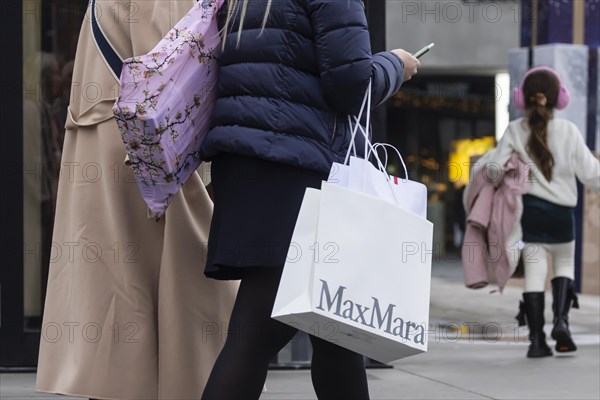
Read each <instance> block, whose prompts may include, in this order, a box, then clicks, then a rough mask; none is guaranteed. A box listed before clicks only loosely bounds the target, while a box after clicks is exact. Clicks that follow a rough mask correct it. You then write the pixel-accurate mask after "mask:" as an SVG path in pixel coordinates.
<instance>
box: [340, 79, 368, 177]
mask: <svg viewBox="0 0 600 400" xmlns="http://www.w3.org/2000/svg"><path fill="white" fill-rule="evenodd" d="M365 105H366V106H367V131H366V132H365V131H364V130H362V129H361V131H362V132H363V134H364V136H365V153H364V154H367V152H366V150H367V147H368V145H367V143H368V142H369V141H370V139H369V135H368V130H369V128H368V126H369V124H370V123H371V121H370V119H371V80H369V85H368V86H367V92H366V93H365V96H364V97H363V101H362V104H361V106H360V111H359V112H358V116H355V117H354V119H355V120H356V121H357V122H356V125H354V127H352V124H353V123H352V117H351V116H350V115H348V125H349V126H350V130H351V132H352V133H351V135H350V145H349V146H348V151H347V152H346V158H345V159H344V165H347V164H348V161H349V160H350V155H351V152H352V151H354V156H355V157H356V156H357V154H356V143H355V140H356V133H357V131H358V129H359V126H360V120H361V118H362V116H363V113H364V110H365Z"/></svg>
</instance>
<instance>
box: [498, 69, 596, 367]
mask: <svg viewBox="0 0 600 400" xmlns="http://www.w3.org/2000/svg"><path fill="white" fill-rule="evenodd" d="M514 95H515V96H514V98H515V102H516V105H517V106H518V107H519V108H521V109H523V110H525V116H524V117H522V118H518V119H516V120H514V121H512V122H511V123H510V124H509V126H508V128H507V129H506V131H505V133H504V136H503V137H502V139H501V140H500V142H499V143H498V147H497V149H496V150H495V151H494V154H493V156H492V159H491V160H490V162H493V163H497V164H496V165H504V164H505V163H506V162H507V161H508V160H509V159H510V157H511V156H512V154H513V153H516V154H517V155H518V156H519V157H520V158H521V159H522V160H523V161H524V162H525V163H527V164H528V165H529V166H530V178H529V181H528V190H527V193H526V194H525V195H524V196H523V216H522V217H521V226H522V229H523V242H524V243H525V246H526V247H525V248H526V249H527V248H528V247H529V250H526V253H524V254H526V255H527V257H524V265H525V289H524V292H523V301H522V302H521V306H520V310H521V312H520V313H519V315H518V316H517V319H518V320H519V322H520V323H521V324H525V321H526V323H527V325H528V326H529V339H530V342H531V344H530V346H529V351H528V352H527V357H546V356H552V350H551V349H550V347H548V344H547V343H546V337H545V336H546V335H545V333H544V288H545V282H546V275H547V272H548V271H547V269H548V265H547V264H548V261H547V255H548V254H551V255H552V268H553V272H554V275H553V276H554V278H553V279H552V295H553V304H552V310H553V312H554V319H553V324H554V327H553V329H552V332H551V336H552V338H553V339H554V340H556V347H555V349H556V351H557V352H560V353H563V352H572V351H575V350H577V347H576V346H575V343H574V342H573V339H572V337H571V333H570V331H569V324H568V315H569V309H570V308H571V306H573V307H574V308H578V306H579V305H578V303H577V297H576V294H575V290H574V285H573V279H574V274H575V214H574V209H575V206H576V205H577V184H576V178H578V179H579V180H580V181H581V182H582V183H583V184H584V185H587V186H589V187H591V188H592V189H593V190H595V191H597V192H600V162H599V161H598V160H597V159H596V158H595V157H594V156H593V154H592V153H591V151H590V149H589V148H588V147H587V146H586V144H585V142H584V140H583V136H582V134H581V132H580V131H579V130H578V129H577V127H576V126H575V124H573V123H572V122H570V121H567V120H565V119H562V118H554V115H553V114H554V109H558V110H561V109H563V108H565V107H566V106H567V105H568V103H569V92H568V90H567V88H566V87H565V86H564V85H563V83H562V82H561V79H560V77H559V75H558V74H557V72H556V71H555V70H553V69H551V68H548V67H536V68H533V69H531V70H529V71H528V72H527V73H526V74H525V77H524V78H523V80H522V83H521V86H520V87H519V88H518V89H515V93H514Z"/></svg>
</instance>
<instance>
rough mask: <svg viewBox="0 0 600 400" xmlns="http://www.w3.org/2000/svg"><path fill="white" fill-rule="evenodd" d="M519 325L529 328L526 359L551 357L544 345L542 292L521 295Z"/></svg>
mask: <svg viewBox="0 0 600 400" xmlns="http://www.w3.org/2000/svg"><path fill="white" fill-rule="evenodd" d="M517 320H518V321H519V325H525V322H527V325H528V326H529V341H530V342H531V344H530V345H529V350H528V351H527V357H530V358H537V357H547V356H551V355H552V350H550V347H548V344H547V343H546V334H545V333H544V292H529V293H523V301H522V302H521V305H520V312H519V315H517Z"/></svg>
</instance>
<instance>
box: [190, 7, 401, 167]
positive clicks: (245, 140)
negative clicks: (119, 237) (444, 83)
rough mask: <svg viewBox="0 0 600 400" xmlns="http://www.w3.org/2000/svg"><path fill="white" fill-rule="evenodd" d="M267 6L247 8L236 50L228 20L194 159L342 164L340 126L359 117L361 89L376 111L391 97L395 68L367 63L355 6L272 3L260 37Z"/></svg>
mask: <svg viewBox="0 0 600 400" xmlns="http://www.w3.org/2000/svg"><path fill="white" fill-rule="evenodd" d="M266 4H267V0H250V3H249V9H248V11H247V14H246V17H245V20H244V25H243V29H242V33H241V40H240V42H239V45H237V36H238V33H237V32H238V26H239V23H238V20H237V19H235V18H234V19H232V21H233V23H232V29H231V32H229V33H228V34H227V37H226V41H225V48H224V51H223V53H222V55H221V57H220V59H219V66H220V70H219V81H218V89H217V102H216V106H215V113H214V118H213V122H212V128H211V130H210V132H209V133H208V135H207V137H206V139H205V141H204V143H203V145H202V157H203V159H205V160H210V159H211V158H212V157H214V156H215V155H217V154H218V153H219V152H229V153H235V154H240V155H245V156H254V157H259V158H262V159H266V160H270V161H277V162H282V163H285V164H289V165H293V166H297V167H302V168H306V169H311V170H316V171H321V172H329V170H330V168H331V164H332V163H333V162H340V161H343V159H344V156H345V155H346V151H347V148H348V145H349V141H350V130H349V127H348V125H347V118H346V116H347V115H349V114H350V115H356V114H357V113H358V111H359V109H360V105H361V103H362V100H363V97H364V94H365V91H366V89H367V87H368V83H369V79H372V82H373V85H372V103H373V105H374V106H376V105H378V104H380V103H382V102H384V101H385V100H386V99H387V98H389V97H390V96H391V95H393V94H394V93H395V92H397V91H398V89H399V88H400V85H401V84H402V74H403V65H402V61H401V60H400V58H399V57H397V56H396V55H394V54H393V53H390V52H382V53H378V54H375V55H373V56H372V55H371V46H370V39H369V32H368V29H367V21H366V17H365V10H364V6H363V3H362V2H361V1H360V0H273V3H272V7H271V12H270V13H269V18H268V21H267V24H266V27H265V29H264V31H263V32H262V34H261V24H262V20H263V14H264V10H265V7H266ZM226 10H227V4H224V5H223V7H222V9H221V12H220V16H219V20H220V24H221V26H222V25H223V22H224V20H225V15H226ZM238 15H239V14H238Z"/></svg>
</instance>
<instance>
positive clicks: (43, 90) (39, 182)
mask: <svg viewBox="0 0 600 400" xmlns="http://www.w3.org/2000/svg"><path fill="white" fill-rule="evenodd" d="M85 3H86V2H83V1H58V0H51V1H44V2H42V1H41V0H26V1H24V2H23V153H24V154H23V158H24V160H23V187H24V203H23V207H24V214H23V225H24V235H23V240H24V255H23V258H24V266H23V270H24V273H23V280H24V299H23V300H24V317H25V326H24V328H25V329H26V330H39V329H40V326H41V320H42V311H43V303H44V295H45V289H46V281H47V276H48V267H49V264H50V261H51V249H52V227H53V224H54V209H55V205H56V193H57V188H58V187H57V186H58V176H59V173H60V158H61V151H62V145H63V140H64V124H65V121H66V113H67V105H68V103H69V94H70V93H69V92H70V86H71V76H72V72H73V58H74V54H75V49H76V46H77V42H76V38H77V34H78V32H79V28H80V26H81V20H82V18H83V15H84V12H85V7H86V4H85Z"/></svg>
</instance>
